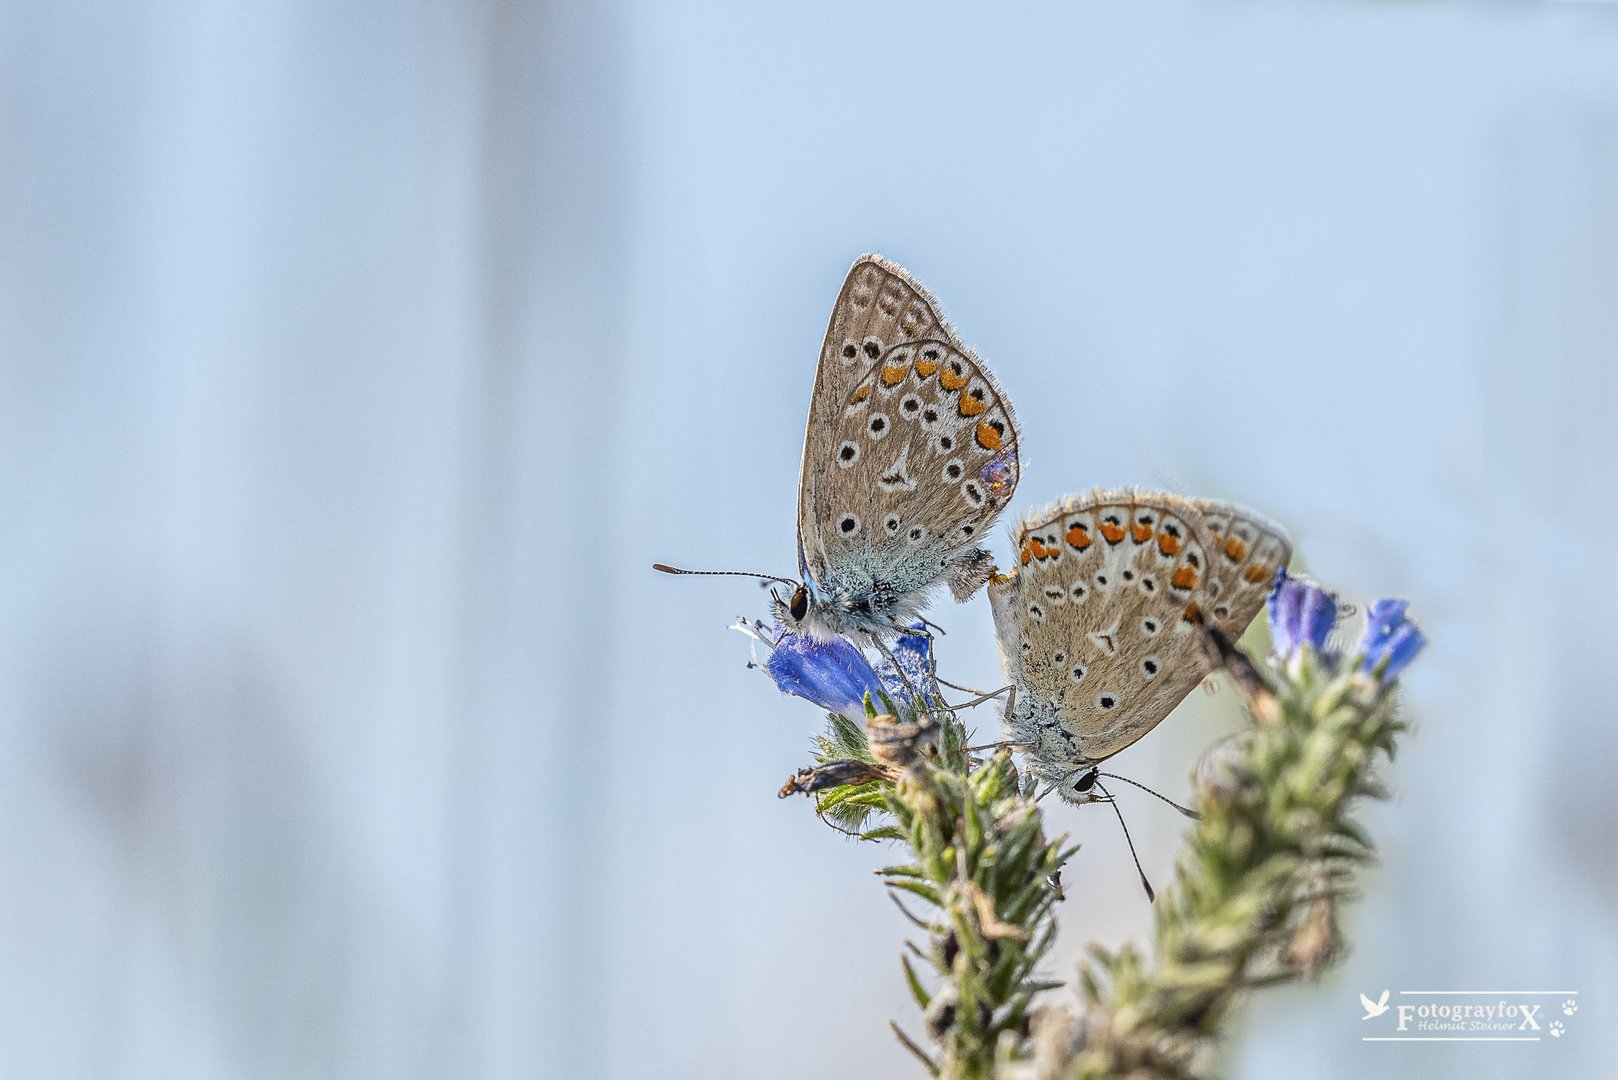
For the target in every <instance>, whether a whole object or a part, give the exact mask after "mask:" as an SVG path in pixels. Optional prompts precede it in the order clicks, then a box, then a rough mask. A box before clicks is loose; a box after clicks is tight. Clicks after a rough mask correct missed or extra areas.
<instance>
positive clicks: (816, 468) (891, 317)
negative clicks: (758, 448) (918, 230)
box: [798, 255, 947, 537]
mask: <svg viewBox="0 0 1618 1080" xmlns="http://www.w3.org/2000/svg"><path fill="white" fill-rule="evenodd" d="M945 336H947V334H946V332H945V330H944V327H943V319H942V317H941V316H940V315H939V313H938V309H937V306H936V305H935V304H934V303H933V301H932V298H931V297H930V296H928V295H927V293H926V291H925V290H923V289H922V288H921V286H919V285H918V284H916V283H915V282H913V281H912V280H911V279H910V275H909V274H907V273H906V272H905V271H904V268H903V267H901V266H899V265H897V264H896V263H891V262H889V261H888V260H886V259H884V258H882V257H881V256H880V255H862V256H860V257H859V258H858V259H856V260H855V261H854V265H853V266H852V267H850V268H849V271H848V277H847V278H845V279H844V281H843V288H842V291H841V292H839V293H838V294H837V303H836V304H835V305H834V306H833V307H832V312H831V321H830V322H828V323H827V325H826V338H825V340H824V341H823V342H821V346H820V364H819V366H818V367H817V368H816V369H815V389H814V393H813V394H812V395H811V396H810V399H809V425H808V428H807V430H806V431H805V432H804V439H803V472H802V474H801V478H800V481H799V487H798V531H799V534H800V537H804V536H806V534H808V533H809V532H811V531H812V527H813V525H814V523H815V518H814V514H813V509H812V507H813V503H814V498H815V494H816V492H818V491H819V490H820V488H821V487H823V486H824V484H825V483H826V481H827V480H828V479H829V477H830V476H831V470H832V468H833V465H832V459H831V447H832V446H834V445H836V442H835V440H836V433H835V431H834V430H833V425H832V421H833V419H834V418H835V417H837V416H838V415H840V414H841V412H842V410H843V407H844V405H846V404H847V402H848V400H849V398H850V397H851V396H852V395H853V393H854V388H855V387H856V386H858V385H859V384H860V383H861V382H863V381H864V380H865V377H866V376H867V375H868V374H870V373H871V371H872V370H873V369H874V368H875V367H876V364H877V361H878V360H880V359H881V357H882V354H883V353H885V352H887V351H888V350H889V349H890V348H892V347H893V346H894V345H896V344H898V343H899V342H901V341H920V340H923V339H926V338H936V337H945Z"/></svg>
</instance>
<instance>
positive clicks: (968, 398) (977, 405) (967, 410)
mask: <svg viewBox="0 0 1618 1080" xmlns="http://www.w3.org/2000/svg"><path fill="white" fill-rule="evenodd" d="M957 407H958V408H959V409H960V413H961V415H962V416H976V415H977V414H978V413H980V412H982V411H983V410H984V409H987V408H988V406H987V405H985V404H984V403H983V402H982V401H980V400H979V399H977V398H975V397H973V396H972V395H971V394H962V395H961V403H960V405H959V406H957Z"/></svg>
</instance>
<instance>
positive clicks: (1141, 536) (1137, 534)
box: [1129, 522, 1152, 544]
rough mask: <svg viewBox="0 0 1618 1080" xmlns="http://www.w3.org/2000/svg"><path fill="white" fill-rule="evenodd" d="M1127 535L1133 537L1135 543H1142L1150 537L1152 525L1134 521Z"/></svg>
mask: <svg viewBox="0 0 1618 1080" xmlns="http://www.w3.org/2000/svg"><path fill="white" fill-rule="evenodd" d="M1129 535H1130V536H1132V537H1134V540H1135V543H1137V544H1144V543H1146V541H1148V540H1150V539H1151V538H1152V527H1151V526H1150V525H1142V524H1141V523H1140V522H1136V523H1135V527H1134V528H1133V529H1132V530H1130V534H1129Z"/></svg>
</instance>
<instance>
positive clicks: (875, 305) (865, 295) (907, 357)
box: [774, 255, 1020, 639]
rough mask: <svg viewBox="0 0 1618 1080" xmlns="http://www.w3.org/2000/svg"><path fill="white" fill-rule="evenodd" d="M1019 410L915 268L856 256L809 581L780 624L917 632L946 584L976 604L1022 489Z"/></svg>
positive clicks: (811, 535)
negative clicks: (1000, 526)
mask: <svg viewBox="0 0 1618 1080" xmlns="http://www.w3.org/2000/svg"><path fill="white" fill-rule="evenodd" d="M1017 441H1018V432H1017V427H1016V421H1015V418H1014V417H1013V415H1012V411H1011V402H1010V400H1009V399H1008V398H1006V396H1005V395H1004V393H1002V392H1001V390H1000V388H999V386H998V385H997V384H996V383H995V381H994V379H993V377H992V376H990V375H989V373H988V372H987V371H986V370H984V369H983V367H982V366H981V365H980V364H979V363H978V360H977V358H976V357H975V356H974V355H973V354H972V352H971V350H969V349H967V348H966V346H965V345H963V344H962V343H961V342H960V340H959V339H958V338H957V337H956V335H955V332H954V331H953V330H952V329H951V328H950V327H949V326H948V325H946V324H945V322H944V320H943V317H942V316H941V315H940V314H939V310H938V306H937V304H936V302H935V301H934V300H933V299H932V297H931V296H929V295H928V294H927V292H926V291H925V290H924V289H922V287H921V286H920V284H918V283H917V282H916V281H915V280H913V279H912V278H911V277H910V275H909V274H908V273H907V272H906V271H905V270H904V268H903V267H900V266H898V265H897V264H895V263H892V262H889V261H888V260H886V259H883V258H882V257H881V256H878V255H864V256H861V257H860V258H859V259H857V260H855V262H854V265H853V267H852V268H851V269H850V270H849V273H848V277H847V279H846V280H845V281H844V283H843V288H842V291H841V292H840V293H839V294H838V298H837V303H836V305H835V306H834V307H833V309H832V315H831V320H830V322H829V324H828V325H827V328H826V337H825V340H824V342H823V343H822V345H821V354H820V362H819V366H818V368H817V369H816V374H815V387H814V392H813V394H812V396H811V399H810V406H809V423H808V428H807V431H806V434H805V436H804V453H803V468H802V473H801V477H800V482H799V489H798V570H799V576H800V578H801V580H802V584H801V585H800V586H799V587H798V588H797V589H796V590H795V591H794V592H793V593H792V595H791V596H790V598H784V597H780V596H777V597H776V599H775V604H774V607H775V616H776V618H777V620H779V621H780V623H781V625H782V626H784V627H785V628H786V629H788V630H792V631H794V632H797V633H808V634H811V635H813V636H815V637H818V638H827V637H831V636H834V635H839V634H844V635H846V634H851V633H861V634H866V635H870V636H873V637H876V638H878V639H880V638H884V637H891V636H893V635H894V634H896V633H900V632H906V629H905V628H906V627H908V626H909V625H910V624H911V623H913V622H914V620H915V618H916V617H917V616H918V615H919V613H920V612H921V611H922V610H923V609H924V608H925V607H926V606H927V604H928V603H929V601H930V599H931V594H932V593H933V591H934V590H935V589H936V588H937V587H938V586H939V585H945V584H947V585H948V586H949V587H950V590H951V592H952V593H953V594H954V596H955V598H956V599H957V600H965V599H967V598H968V597H970V596H971V595H972V594H973V593H974V592H976V591H977V589H978V588H980V587H981V586H982V585H983V584H984V583H985V582H987V581H988V580H989V577H990V575H991V574H992V573H993V572H994V566H993V562H992V559H991V557H990V556H989V554H988V552H986V551H984V550H982V549H981V548H979V547H978V543H979V541H980V540H981V538H982V536H983V534H984V533H985V532H986V531H987V529H988V528H989V527H990V526H991V525H992V524H993V523H994V520H995V519H996V518H997V517H998V516H999V514H1000V512H1001V510H1003V509H1004V508H1005V505H1006V504H1007V503H1008V502H1009V501H1010V499H1011V496H1012V493H1013V492H1014V491H1015V490H1016V486H1017V479H1018V476H1019V473H1020V467H1019V462H1018V457H1017Z"/></svg>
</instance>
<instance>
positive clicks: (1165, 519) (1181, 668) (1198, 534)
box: [989, 490, 1291, 802]
mask: <svg viewBox="0 0 1618 1080" xmlns="http://www.w3.org/2000/svg"><path fill="white" fill-rule="evenodd" d="M1015 538H1016V544H1017V560H1016V566H1015V568H1014V569H1013V570H1012V571H1011V573H1009V574H1007V575H1005V576H1003V577H999V578H996V579H995V580H994V581H993V582H992V583H991V584H990V586H989V601H990V606H991V608H992V609H993V612H994V621H995V629H996V632H997V634H998V636H999V639H1000V648H1001V655H1002V659H1003V662H1004V664H1005V669H1006V676H1007V678H1008V679H1009V680H1010V682H1011V684H1012V685H1013V687H1015V696H1014V698H1013V701H1012V704H1011V707H1010V709H1009V710H1008V714H1007V717H1006V722H1007V726H1008V728H1009V730H1010V734H1011V738H1012V740H1013V742H1015V743H1017V744H1019V745H1021V746H1022V747H1023V748H1024V750H1025V751H1026V753H1027V755H1028V758H1029V761H1030V766H1031V768H1032V770H1033V771H1034V772H1035V773H1036V774H1037V775H1039V776H1041V778H1042V779H1045V780H1047V781H1049V782H1051V783H1055V784H1057V785H1059V787H1058V790H1060V791H1061V792H1062V794H1063V795H1064V796H1065V797H1066V798H1068V799H1069V800H1071V801H1074V802H1087V801H1090V800H1091V799H1094V798H1095V797H1096V796H1095V795H1093V794H1092V793H1091V792H1090V789H1089V785H1087V784H1083V783H1082V782H1081V781H1082V779H1083V777H1084V776H1085V775H1086V774H1087V773H1089V772H1090V770H1091V768H1092V766H1094V765H1095V764H1096V763H1098V762H1101V761H1104V760H1105V759H1107V758H1109V757H1111V756H1112V755H1113V754H1116V753H1118V752H1119V751H1120V750H1123V749H1124V748H1125V747H1128V746H1130V745H1131V744H1133V743H1134V742H1135V741H1137V740H1138V739H1140V738H1141V737H1142V736H1144V735H1145V734H1146V733H1147V732H1149V731H1151V730H1152V728H1154V727H1156V726H1157V725H1158V724H1159V723H1160V722H1161V721H1162V720H1163V718H1164V717H1166V716H1167V715H1168V714H1169V712H1170V711H1172V710H1173V709H1174V707H1175V706H1176V705H1178V704H1179V703H1180V701H1181V700H1182V699H1184V697H1185V696H1186V694H1188V693H1190V691H1191V689H1192V688H1193V687H1195V686H1196V685H1197V683H1198V682H1200V681H1201V680H1202V678H1203V676H1204V675H1205V674H1206V673H1207V672H1208V670H1209V666H1210V665H1209V660H1208V658H1207V656H1206V655H1205V653H1204V650H1203V647H1202V644H1201V639H1200V636H1199V634H1198V633H1197V627H1196V624H1195V621H1194V620H1195V619H1197V618H1198V617H1199V616H1200V618H1202V619H1205V620H1207V621H1208V622H1209V623H1210V624H1211V625H1213V626H1216V627H1218V628H1219V629H1220V630H1221V631H1222V632H1224V633H1225V634H1226V635H1228V636H1229V637H1231V638H1232V639H1234V638H1236V637H1238V636H1240V635H1241V633H1242V631H1243V630H1245V629H1246V627H1247V624H1248V623H1250V622H1251V621H1252V620H1253V617H1254V616H1255V615H1257V614H1258V612H1259V610H1260V609H1261V608H1262V607H1263V605H1264V598H1265V596H1266V595H1267V594H1268V592H1269V588H1270V584H1271V582H1272V581H1273V580H1274V578H1275V573H1276V570H1277V569H1278V568H1280V567H1283V566H1285V565H1286V563H1287V560H1288V559H1289V558H1290V557H1291V545H1290V543H1289V542H1288V540H1287V537H1286V534H1285V533H1284V532H1283V531H1282V530H1281V528H1280V527H1279V526H1277V525H1275V524H1274V523H1272V522H1270V521H1267V520H1265V519H1264V518H1262V517H1260V516H1259V515H1257V514H1255V513H1253V512H1252V511H1250V510H1246V509H1244V508H1242V507H1240V506H1237V505H1235V504H1233V503H1225V502H1216V501H1213V500H1208V499H1189V498H1184V497H1181V496H1178V495H1172V494H1168V493H1165V492H1147V491H1134V490H1121V491H1095V492H1092V493H1091V494H1090V495H1088V496H1085V497H1083V498H1073V499H1068V500H1065V501H1063V502H1060V503H1057V504H1055V505H1053V506H1050V507H1047V508H1045V509H1043V510H1040V511H1037V512H1035V513H1033V514H1030V515H1028V516H1027V517H1025V518H1024V519H1023V521H1022V522H1021V523H1020V524H1019V526H1018V529H1017V532H1016V535H1015Z"/></svg>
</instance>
